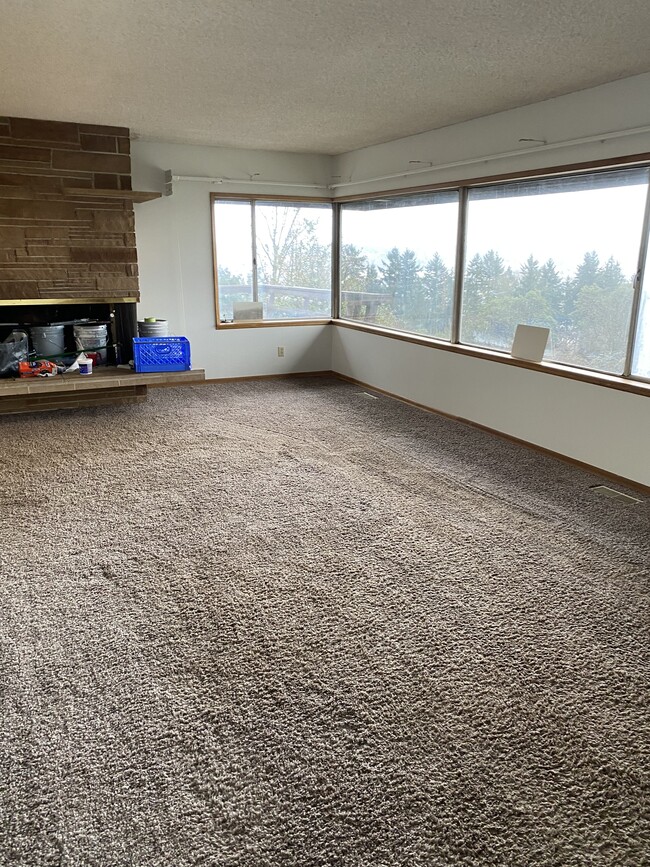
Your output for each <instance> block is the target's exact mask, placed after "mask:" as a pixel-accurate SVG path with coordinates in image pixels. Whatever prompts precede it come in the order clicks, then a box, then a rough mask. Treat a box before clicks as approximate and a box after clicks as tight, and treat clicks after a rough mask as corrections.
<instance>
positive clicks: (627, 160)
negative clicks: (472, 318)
mask: <svg viewBox="0 0 650 867" xmlns="http://www.w3.org/2000/svg"><path fill="white" fill-rule="evenodd" d="M634 167H637V168H642V167H650V153H649V152H644V153H639V154H629V155H625V156H621V157H612V158H610V159H606V160H590V161H588V162H580V163H568V164H562V165H558V166H550V167H547V168H542V169H531V170H522V171H516V172H507V173H502V174H498V175H487V176H482V177H477V178H470V179H466V180H456V181H445V182H442V183H438V184H422V185H419V186H412V187H403V188H401V189H394V188H393V189H389V190H380V191H373V192H372V193H357V194H355V195H349V196H341V197H337V198H334V197H332V198H328V197H325V196H286V195H261V194H258V193H255V194H246V193H211V194H210V214H211V226H212V246H213V273H214V289H215V311H216V314H217V317H216V318H217V322H216V328H217V329H218V330H223V331H225V330H230V329H240V328H278V327H285V328H286V327H293V326H314V325H328V324H331V325H335V326H338V327H340V328H346V329H351V330H353V331H360V332H364V333H367V334H374V335H377V336H379V337H384V338H388V339H392V340H400V341H404V342H406V343H411V344H415V345H418V346H426V347H429V348H430V349H433V350H437V351H441V352H452V353H456V354H459V355H465V356H470V357H473V358H477V359H482V360H484V361H491V362H494V363H497V364H508V365H511V366H513V367H519V368H523V369H525V370H533V371H537V372H538V373H545V374H548V375H551V376H560V377H563V378H566V379H571V380H575V381H577V382H584V383H588V384H591V385H598V386H601V387H605V388H613V389H616V390H618V391H623V392H626V393H631V394H635V395H639V396H643V397H650V379H646V378H644V377H639V376H634V375H632V374H627V375H615V374H608V373H601V372H599V371H593V370H588V369H586V368H580V367H573V366H571V365H567V364H560V363H556V362H545V361H542V362H539V363H536V362H529V361H522V360H521V359H516V358H512V357H511V356H510V355H509V354H507V353H506V352H499V351H497V350H491V349H485V348H482V347H475V346H470V345H467V344H462V343H460V342H452V341H444V340H438V339H436V338H433V337H427V336H425V335H420V334H416V333H411V332H402V331H397V330H394V329H391V328H385V327H383V326H378V325H369V324H366V323H363V322H355V321H354V320H348V319H342V318H341V317H340V287H339V262H340V241H341V238H340V213H341V205H343V204H346V203H348V202H358V201H363V200H372V199H376V198H386V197H389V196H395V197H397V196H408V195H410V194H414V195H415V194H418V193H427V192H436V191H439V190H449V189H456V190H458V191H459V194H460V196H461V199H462V198H463V197H464V198H465V199H466V198H467V194H468V191H469V190H470V189H472V188H474V187H481V186H489V185H492V184H498V183H506V182H508V181H525V180H530V179H535V178H539V179H543V178H553V177H561V176H562V175H571V174H580V173H585V174H586V173H590V172H595V171H603V172H606V171H608V170H613V169H616V168H621V169H624V168H634ZM432 171H435V166H433V167H432ZM215 201H248V202H254V201H264V202H275V201H277V202H282V201H285V202H321V203H325V204H329V205H331V206H332V218H333V239H332V317H331V318H327V319H285V320H264V321H259V322H237V323H234V322H228V323H225V322H219V288H218V278H217V255H216V234H215V226H214V202H215ZM649 202H650V195H649ZM460 221H461V218H460V217H459V224H460ZM459 232H460V230H459ZM460 240H461V239H460V237H459V241H460ZM463 247H464V244H463ZM457 256H458V247H457ZM456 279H459V275H458V274H457V275H456ZM639 286H640V284H639ZM638 289H639V287H637V291H638ZM454 306H455V308H456V306H458V307H459V306H460V302H459V293H457V292H456V287H454ZM458 312H459V311H458ZM458 312H456V313H455V316H454V318H455V320H456V325H457V324H458ZM453 336H455V337H456V338H457V337H458V335H457V334H455V335H453Z"/></svg>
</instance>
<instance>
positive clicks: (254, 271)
mask: <svg viewBox="0 0 650 867" xmlns="http://www.w3.org/2000/svg"><path fill="white" fill-rule="evenodd" d="M251 248H252V254H253V269H252V272H251V273H252V277H253V301H259V291H258V285H257V234H256V231H255V200H254V199H253V200H252V201H251Z"/></svg>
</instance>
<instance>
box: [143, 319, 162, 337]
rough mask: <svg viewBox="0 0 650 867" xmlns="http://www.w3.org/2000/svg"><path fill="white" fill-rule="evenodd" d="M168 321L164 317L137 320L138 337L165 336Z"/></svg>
mask: <svg viewBox="0 0 650 867" xmlns="http://www.w3.org/2000/svg"><path fill="white" fill-rule="evenodd" d="M168 335H169V323H168V322H167V320H166V319H145V320H144V321H142V320H141V321H140V322H138V336H139V337H167V336H168Z"/></svg>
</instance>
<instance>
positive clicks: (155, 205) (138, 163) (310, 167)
mask: <svg viewBox="0 0 650 867" xmlns="http://www.w3.org/2000/svg"><path fill="white" fill-rule="evenodd" d="M329 165H330V159H329V157H321V156H313V155H306V154H282V153H269V152H264V151H252V150H251V151H235V150H228V149H224V148H207V147H193V146H187V145H174V144H162V143H156V142H145V141H135V142H133V146H132V171H133V185H134V189H138V190H158V191H161V192H162V191H163V189H164V172H165V170H167V169H171V170H172V172H173V173H174V174H178V175H192V176H204V177H205V176H207V177H219V176H222V175H225V176H227V177H236V178H246V177H248V176H250V175H253V174H255V173H257V172H259V173H260V178H261V179H260V183H259V185H257V186H255V187H254V188H252V187H250V186H243V185H242V186H240V187H237V185H236V184H224V185H219V186H214V185H211V184H209V183H196V182H192V181H178V182H175V183H174V192H173V195H171V196H163V198H162V199H157V200H155V201H153V202H146V203H143V204H140V205H136V207H135V211H136V237H137V245H138V261H139V267H140V291H141V299H142V300H141V303H140V305H139V306H138V316H139V318H143V317H144V316H156V317H158V318H161V319H169V322H170V328H171V330H172V333H175V334H182V335H184V336H186V337H187V338H188V339H189V340H190V343H191V346H192V364H193V366H194V367H202V368H205V372H206V377H207V378H208V379H213V378H220V377H234V376H257V375H265V374H276V373H293V372H305V371H307V372H308V371H314V370H329V369H330V367H331V332H330V328H329V326H290V327H273V328H249V329H236V330H235V329H233V330H223V329H222V330H220V331H217V330H216V328H215V322H216V319H215V305H214V279H213V263H212V234H211V233H212V229H211V221H210V192H211V191H214V190H219V191H227V192H250V191H251V190H252V189H255V191H259V192H268V193H269V194H276V195H277V194H284V195H298V194H300V195H309V194H313V195H322V194H323V191H322V190H320V191H319V190H314V191H313V193H312V192H311V191H310V190H309V189H301V188H294V187H291V186H287V187H275V186H272V187H265V186H264V183H263V181H264V180H268V181H286V182H287V183H288V184H291V183H299V184H327V182H328V179H329ZM278 346H283V347H284V351H285V354H284V358H279V357H278V354H277V347H278Z"/></svg>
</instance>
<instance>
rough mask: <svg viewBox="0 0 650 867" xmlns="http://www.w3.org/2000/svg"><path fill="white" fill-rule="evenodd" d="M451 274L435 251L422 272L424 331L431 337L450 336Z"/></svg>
mask: <svg viewBox="0 0 650 867" xmlns="http://www.w3.org/2000/svg"><path fill="white" fill-rule="evenodd" d="M453 282H454V281H453V274H452V272H451V271H450V270H449V268H447V266H446V265H445V263H444V262H443V260H442V258H441V256H440V254H439V253H435V254H434V255H433V257H432V258H431V259H429V261H428V262H427V263H426V265H425V266H424V271H423V272H422V291H421V297H422V301H423V304H424V307H425V311H426V312H425V314H424V316H423V318H424V322H425V331H426V333H427V334H430V335H431V336H432V337H442V338H447V339H448V338H449V337H450V336H451V313H452V297H453V288H454V287H453Z"/></svg>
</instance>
